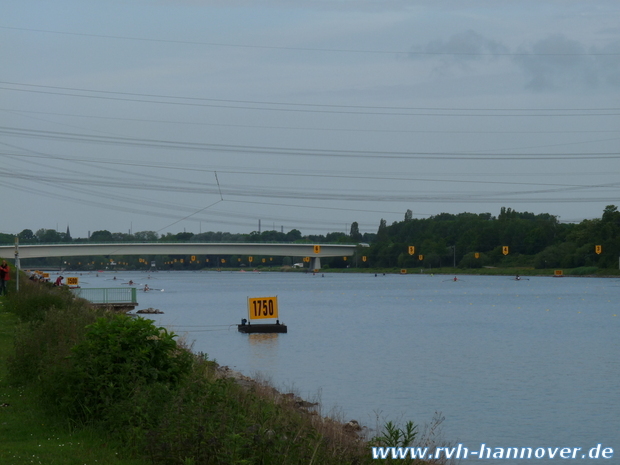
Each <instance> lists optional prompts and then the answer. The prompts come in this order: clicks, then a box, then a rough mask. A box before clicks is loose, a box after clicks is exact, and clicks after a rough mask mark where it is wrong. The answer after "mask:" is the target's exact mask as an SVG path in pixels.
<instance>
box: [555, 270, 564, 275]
mask: <svg viewBox="0 0 620 465" xmlns="http://www.w3.org/2000/svg"><path fill="white" fill-rule="evenodd" d="M553 275H554V276H564V271H562V270H555V271H554V272H553Z"/></svg>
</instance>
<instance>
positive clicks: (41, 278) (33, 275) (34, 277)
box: [28, 271, 64, 286]
mask: <svg viewBox="0 0 620 465" xmlns="http://www.w3.org/2000/svg"><path fill="white" fill-rule="evenodd" d="M29 273H30V276H29V277H28V279H30V280H31V281H36V282H39V283H49V282H50V278H48V277H46V276H45V275H43V274H42V273H38V272H36V271H30V272H29ZM63 279H64V277H63V276H58V278H56V281H54V286H62V285H63V284H64V283H63V282H62V280H63Z"/></svg>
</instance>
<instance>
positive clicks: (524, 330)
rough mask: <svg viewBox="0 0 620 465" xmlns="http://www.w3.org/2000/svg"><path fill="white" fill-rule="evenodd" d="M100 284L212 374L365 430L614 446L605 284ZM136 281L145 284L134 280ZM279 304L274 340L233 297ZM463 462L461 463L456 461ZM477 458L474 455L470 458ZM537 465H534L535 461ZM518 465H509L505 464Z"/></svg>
mask: <svg viewBox="0 0 620 465" xmlns="http://www.w3.org/2000/svg"><path fill="white" fill-rule="evenodd" d="M112 276H114V274H112V273H107V272H106V273H100V274H99V275H98V276H95V275H93V274H91V275H84V276H82V277H81V280H82V285H83V287H114V286H117V285H119V286H120V285H121V283H122V282H126V281H127V280H128V279H133V280H134V281H136V282H138V283H141V284H142V286H143V285H144V283H147V284H148V285H149V286H150V287H151V288H157V289H164V291H163V292H160V291H151V292H140V291H139V292H138V301H139V302H140V305H139V307H138V308H147V307H154V308H158V309H160V310H162V311H164V312H165V314H163V315H154V316H152V319H154V320H155V321H156V322H157V324H159V325H162V326H167V327H169V328H171V329H172V330H174V332H176V333H177V334H180V335H185V336H186V338H187V339H188V341H194V345H193V350H194V351H202V352H205V353H207V354H208V355H209V358H211V359H215V360H217V361H218V362H219V363H220V364H222V365H228V366H229V367H231V368H232V369H235V370H238V371H241V372H242V373H244V374H247V375H249V376H256V375H257V374H260V376H261V377H263V378H266V379H268V380H270V381H271V382H272V384H273V385H274V386H275V387H277V388H279V389H281V390H283V391H291V390H293V391H295V392H297V393H298V394H300V395H301V396H302V397H306V398H308V399H310V400H312V399H317V398H318V399H320V401H321V403H322V406H323V408H322V413H323V414H327V413H329V412H330V410H332V409H333V411H336V412H341V413H342V417H343V419H344V420H350V419H356V420H358V421H359V422H360V423H362V424H365V425H367V426H369V427H371V428H374V427H375V425H376V424H377V421H376V419H377V416H379V417H380V418H381V419H386V420H394V421H399V422H403V423H404V422H406V421H407V420H413V421H415V422H416V423H419V424H422V425H423V424H424V423H427V422H428V421H430V420H431V418H432V417H433V415H434V412H436V411H438V412H442V414H443V416H445V421H444V423H443V435H444V437H445V438H446V439H447V440H449V441H450V442H453V443H459V442H460V443H462V444H463V445H464V446H465V447H468V448H470V449H471V450H478V449H479V447H480V444H481V443H485V444H486V445H487V446H488V447H492V448H493V447H581V448H582V449H583V450H586V451H587V450H589V449H590V448H591V447H595V446H596V445H597V444H599V443H602V444H603V447H613V448H614V458H613V459H612V460H607V461H605V462H606V463H612V462H614V461H615V462H614V463H620V459H619V458H618V457H620V392H619V390H620V389H619V388H620V316H618V315H620V309H619V308H618V304H619V295H620V280H618V279H605V278H568V277H564V278H552V277H544V278H543V277H532V278H529V279H523V280H520V281H516V280H515V279H513V278H510V277H487V276H465V275H464V276H459V280H458V281H453V279H451V278H453V276H440V275H436V276H430V275H413V274H408V275H386V276H382V275H379V276H376V277H375V276H374V275H370V274H330V273H325V274H324V275H323V274H321V273H317V274H315V275H312V274H302V273H277V272H276V273H253V272H245V273H242V272H222V273H218V272H157V273H152V274H150V275H147V274H146V273H138V272H135V273H118V274H116V276H117V280H116V281H112V280H111V278H112ZM148 276H150V278H148ZM273 295H277V296H278V302H279V309H280V320H281V321H282V322H284V323H286V324H287V325H288V330H289V332H288V333H287V334H277V335H258V334H255V335H247V334H241V333H238V331H237V327H236V324H237V323H239V322H240V320H241V319H242V318H244V317H245V318H247V304H246V299H247V297H263V296H273ZM466 462H467V463H476V461H475V460H471V459H470V460H467V461H466ZM480 462H481V463H483V462H484V463H489V461H488V460H486V461H480ZM538 462H544V460H538ZM512 463H518V461H512Z"/></svg>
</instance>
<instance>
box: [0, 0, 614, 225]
mask: <svg viewBox="0 0 620 465" xmlns="http://www.w3.org/2000/svg"><path fill="white" fill-rule="evenodd" d="M0 43H1V44H2V45H1V46H0V63H2V66H1V67H0V155H1V156H0V175H1V176H2V180H1V182H2V199H3V201H2V203H1V206H0V218H1V228H0V232H4V233H13V234H15V233H18V232H20V231H22V230H23V229H32V230H34V231H36V230H37V229H40V228H46V229H57V230H59V231H61V232H62V231H65V230H66V228H67V226H69V227H70V229H71V234H72V236H73V237H86V236H87V234H88V232H89V231H91V232H92V231H96V230H101V229H107V230H110V231H112V232H129V231H130V230H131V231H132V232H137V231H147V230H148V231H157V232H158V233H159V234H165V233H168V232H171V233H177V232H180V231H191V232H194V233H198V232H201V231H202V232H205V231H229V232H243V233H247V232H251V231H255V230H258V223H259V220H260V221H261V228H262V230H267V229H274V228H275V229H276V230H278V231H279V230H281V229H283V230H284V231H285V232H288V231H289V230H291V229H299V230H300V231H301V232H302V234H326V233H328V232H334V231H342V232H347V233H348V232H349V228H350V225H351V223H352V222H354V221H356V222H358V224H359V227H360V231H361V232H376V231H377V228H378V225H379V222H380V220H381V219H382V218H383V219H385V220H386V221H387V223H388V224H391V223H392V222H393V221H401V220H402V219H403V218H404V215H405V212H406V210H407V209H411V210H412V212H413V217H414V218H427V217H429V216H430V215H436V214H439V213H442V212H448V213H460V212H465V211H468V212H474V213H485V212H489V213H491V214H493V215H495V216H496V215H497V214H498V213H499V210H500V208H501V207H502V206H505V207H510V208H513V209H516V210H518V211H530V212H534V213H551V214H553V215H557V216H559V217H560V220H561V221H581V220H583V219H585V218H598V217H600V216H601V214H602V211H603V209H604V207H605V206H606V205H609V204H614V205H618V204H620V179H619V178H618V174H619V171H620V160H619V158H620V153H619V152H620V151H619V147H620V2H618V0H597V1H571V0H556V1H553V0H536V1H524V0H519V1H510V0H503V1H497V0H489V1H482V0H472V1H462V0H458V1H449V0H447V1H440V2H438V1H391V0H383V1H363V0H350V1H349V0H330V1H320V0H317V1H311V0H296V1H294V2H293V1H277V0H273V1H272V0H263V1H252V2H250V1H235V0H226V1H206V0H205V1H201V0H186V1H165V0H160V1H140V0H132V1H131V2H127V1H126V0H116V1H114V0H106V1H103V0H98V1H94V0H79V1H78V0H55V1H53V2H50V1H30V0H7V1H4V2H3V4H2V15H1V17H0Z"/></svg>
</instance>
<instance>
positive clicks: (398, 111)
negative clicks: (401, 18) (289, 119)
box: [0, 81, 620, 117]
mask: <svg viewBox="0 0 620 465" xmlns="http://www.w3.org/2000/svg"><path fill="white" fill-rule="evenodd" d="M0 84H4V85H11V86H22V87H28V88H27V89H15V88H11V87H1V86H0V89H4V90H9V91H14V92H32V93H39V94H48V95H62V96H68V97H80V98H93V99H103V100H118V101H128V102H139V103H155V104H161V105H181V106H198V107H214V108H228V109H242V110H266V111H286V112H306V113H340V114H356V115H368V114H370V115H389V116H449V117H465V116H466V117H472V116H477V117H482V116H495V117H496V116H505V117H524V116H538V117H540V116H546V117H549V116H556V117H558V116H562V117H573V116H618V113H550V114H547V113H532V114H524V113H515V114H497V113H490V114H484V113H482V114H481V113H406V112H411V111H435V112H441V111H444V112H446V111H448V112H464V111H470V112H481V111H488V112H502V111H513V112H524V111H530V112H542V111H547V112H561V111H576V112H593V111H602V112H610V111H619V110H620V108H618V107H610V108H562V109H553V108H543V109H536V108H526V109H520V108H500V109H493V108H436V107H435V108H433V107H391V106H356V105H332V104H312V103H282V102H265V101H252V100H227V99H212V98H200V97H182V96H168V95H156V94H139V93H130V92H116V91H103V90H93V89H79V88H72V87H59V86H43V85H34V84H22V83H16V82H6V81H0ZM33 88H41V89H54V90H63V91H69V92H89V93H91V94H102V95H84V94H78V93H68V92H52V91H43V90H34V89H33ZM114 95H121V96H123V97H114ZM130 96H131V97H134V98H129V97H130ZM137 97H140V98H137ZM146 98H157V99H168V100H179V101H176V102H175V101H164V100H146ZM207 102H208V103H207ZM233 105H234V106H233ZM249 105H254V106H249ZM257 105H263V106H257ZM264 105H271V106H274V107H275V108H272V107H268V106H264ZM291 107H292V108H291ZM369 109H370V110H376V111H361V110H369Z"/></svg>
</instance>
